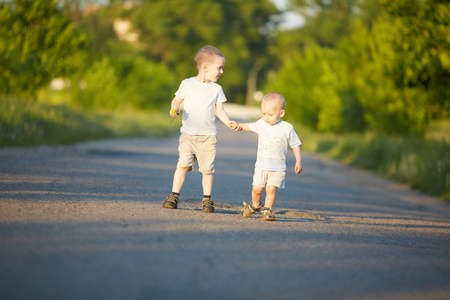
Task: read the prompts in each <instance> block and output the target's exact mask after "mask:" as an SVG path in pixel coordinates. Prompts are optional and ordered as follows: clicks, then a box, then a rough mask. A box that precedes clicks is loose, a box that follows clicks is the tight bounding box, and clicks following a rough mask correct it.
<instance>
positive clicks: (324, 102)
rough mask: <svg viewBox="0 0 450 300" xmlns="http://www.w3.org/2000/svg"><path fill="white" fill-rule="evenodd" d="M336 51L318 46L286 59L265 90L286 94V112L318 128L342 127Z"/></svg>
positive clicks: (294, 118)
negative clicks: (287, 60) (274, 78)
mask: <svg viewBox="0 0 450 300" xmlns="http://www.w3.org/2000/svg"><path fill="white" fill-rule="evenodd" d="M335 58H336V52H335V51H334V50H331V49H324V48H321V47H319V46H312V47H308V48H307V49H305V52H304V54H302V55H298V56H297V57H296V58H294V59H292V60H290V61H289V62H286V63H285V64H284V65H283V67H282V68H281V69H280V71H279V72H278V74H277V76H276V80H275V81H274V82H272V83H271V84H269V85H268V86H267V87H266V89H267V91H278V92H280V93H281V94H283V95H284V97H285V98H286V105H287V107H288V109H287V114H286V116H287V117H288V118H289V119H291V120H296V121H297V122H300V123H303V124H305V125H307V126H308V127H310V128H312V129H315V130H319V131H325V132H326V131H334V132H335V131H339V130H340V129H341V127H342V118H341V110H342V101H341V97H340V95H339V90H340V77H339V76H338V73H337V71H336V67H337V64H336V59H335Z"/></svg>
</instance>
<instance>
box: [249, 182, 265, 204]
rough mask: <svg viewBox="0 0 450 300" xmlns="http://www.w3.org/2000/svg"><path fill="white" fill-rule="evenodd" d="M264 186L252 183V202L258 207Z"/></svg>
mask: <svg viewBox="0 0 450 300" xmlns="http://www.w3.org/2000/svg"><path fill="white" fill-rule="evenodd" d="M263 189H264V188H262V187H259V186H256V185H254V186H253V187H252V202H253V206H254V207H258V206H259V203H260V202H261V195H262V191H263Z"/></svg>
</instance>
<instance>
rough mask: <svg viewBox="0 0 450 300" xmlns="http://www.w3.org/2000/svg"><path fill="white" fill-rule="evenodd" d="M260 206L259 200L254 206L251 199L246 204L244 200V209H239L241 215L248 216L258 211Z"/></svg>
mask: <svg viewBox="0 0 450 300" xmlns="http://www.w3.org/2000/svg"><path fill="white" fill-rule="evenodd" d="M261 207H262V204H261V202H259V206H258V207H254V206H253V201H250V204H247V203H245V202H244V209H243V210H242V211H241V215H242V216H243V217H246V218H248V217H250V216H251V215H253V214H254V213H255V212H257V211H259V210H260V209H261Z"/></svg>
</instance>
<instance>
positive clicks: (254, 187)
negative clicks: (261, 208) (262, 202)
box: [252, 185, 263, 195]
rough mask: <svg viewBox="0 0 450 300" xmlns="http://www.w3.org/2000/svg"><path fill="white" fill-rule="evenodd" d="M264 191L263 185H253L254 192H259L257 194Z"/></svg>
mask: <svg viewBox="0 0 450 300" xmlns="http://www.w3.org/2000/svg"><path fill="white" fill-rule="evenodd" d="M262 191H263V188H262V187H259V186H256V185H254V186H253V187H252V192H253V193H255V194H257V195H260V194H261V193H262Z"/></svg>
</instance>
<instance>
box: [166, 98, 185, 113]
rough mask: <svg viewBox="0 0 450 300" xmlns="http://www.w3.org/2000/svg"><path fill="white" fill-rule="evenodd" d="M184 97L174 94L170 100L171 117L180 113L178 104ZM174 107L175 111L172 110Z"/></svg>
mask: <svg viewBox="0 0 450 300" xmlns="http://www.w3.org/2000/svg"><path fill="white" fill-rule="evenodd" d="M183 100H184V99H182V98H180V97H177V96H175V97H174V98H173V100H172V104H171V105H170V112H169V113H170V116H171V117H172V118H175V117H178V116H179V115H180V105H181V103H182V102H183ZM173 109H175V111H176V112H175V111H173Z"/></svg>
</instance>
